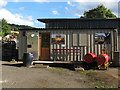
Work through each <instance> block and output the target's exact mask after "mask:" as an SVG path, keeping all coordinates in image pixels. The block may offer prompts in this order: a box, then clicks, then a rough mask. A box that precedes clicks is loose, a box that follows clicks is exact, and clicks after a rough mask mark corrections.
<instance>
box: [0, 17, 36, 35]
mask: <svg viewBox="0 0 120 90" xmlns="http://www.w3.org/2000/svg"><path fill="white" fill-rule="evenodd" d="M0 28H2V37H4V36H5V35H6V34H9V33H11V30H13V31H18V30H19V29H32V28H34V27H31V26H26V25H15V24H9V23H7V21H6V20H5V19H4V18H3V19H2V22H0ZM0 35H1V33H0Z"/></svg>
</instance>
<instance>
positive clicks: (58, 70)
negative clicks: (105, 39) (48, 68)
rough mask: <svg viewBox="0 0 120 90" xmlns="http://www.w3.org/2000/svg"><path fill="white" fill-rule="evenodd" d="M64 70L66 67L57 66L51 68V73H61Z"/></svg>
mask: <svg viewBox="0 0 120 90" xmlns="http://www.w3.org/2000/svg"><path fill="white" fill-rule="evenodd" d="M65 71H67V69H64V68H57V67H54V68H52V72H53V73H62V72H65Z"/></svg>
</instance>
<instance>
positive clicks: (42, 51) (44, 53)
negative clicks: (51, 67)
mask: <svg viewBox="0 0 120 90" xmlns="http://www.w3.org/2000/svg"><path fill="white" fill-rule="evenodd" d="M39 57H40V60H50V33H40V38H39Z"/></svg>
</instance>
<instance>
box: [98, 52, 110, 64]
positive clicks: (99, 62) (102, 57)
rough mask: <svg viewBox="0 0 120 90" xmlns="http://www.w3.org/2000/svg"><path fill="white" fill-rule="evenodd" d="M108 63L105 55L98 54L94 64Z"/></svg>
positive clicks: (107, 57)
mask: <svg viewBox="0 0 120 90" xmlns="http://www.w3.org/2000/svg"><path fill="white" fill-rule="evenodd" d="M108 61H109V56H108V55H107V54H100V55H99V56H97V57H96V62H97V64H98V65H100V64H105V63H107V62H108Z"/></svg>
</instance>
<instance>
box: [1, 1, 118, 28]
mask: <svg viewBox="0 0 120 90" xmlns="http://www.w3.org/2000/svg"><path fill="white" fill-rule="evenodd" d="M118 2H119V0H92V1H90V0H0V19H2V18H5V19H6V20H7V22H8V23H11V24H12V23H14V24H19V25H29V26H34V27H39V28H40V27H41V28H43V27H44V23H40V22H38V21H37V19H41V18H79V17H80V16H82V15H83V14H84V11H87V10H89V9H92V8H96V7H97V5H100V4H103V5H105V7H106V8H108V9H111V11H112V12H113V13H114V14H115V15H117V16H118V6H119V5H118Z"/></svg>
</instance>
